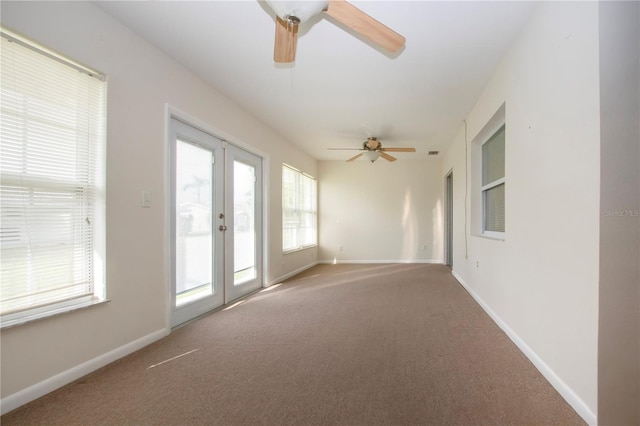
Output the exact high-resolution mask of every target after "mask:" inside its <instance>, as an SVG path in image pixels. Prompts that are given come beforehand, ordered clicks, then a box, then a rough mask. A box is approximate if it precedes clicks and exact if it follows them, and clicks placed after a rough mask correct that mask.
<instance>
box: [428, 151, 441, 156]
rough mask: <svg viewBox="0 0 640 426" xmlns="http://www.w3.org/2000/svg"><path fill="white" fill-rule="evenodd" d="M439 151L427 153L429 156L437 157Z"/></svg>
mask: <svg viewBox="0 0 640 426" xmlns="http://www.w3.org/2000/svg"><path fill="white" fill-rule="evenodd" d="M438 153H440V151H429V155H438Z"/></svg>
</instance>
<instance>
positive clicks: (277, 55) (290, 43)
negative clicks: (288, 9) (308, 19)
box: [273, 17, 298, 63]
mask: <svg viewBox="0 0 640 426" xmlns="http://www.w3.org/2000/svg"><path fill="white" fill-rule="evenodd" d="M297 44H298V25H297V24H295V25H292V24H289V23H288V22H286V21H284V20H282V19H280V18H279V17H278V18H276V42H275V47H274V49H273V60H274V61H275V62H278V63H287V62H293V61H295V60H296V46H297Z"/></svg>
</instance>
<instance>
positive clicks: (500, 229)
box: [480, 124, 505, 237]
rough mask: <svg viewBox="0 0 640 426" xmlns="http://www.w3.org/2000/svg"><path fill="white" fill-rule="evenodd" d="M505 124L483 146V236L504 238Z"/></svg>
mask: <svg viewBox="0 0 640 426" xmlns="http://www.w3.org/2000/svg"><path fill="white" fill-rule="evenodd" d="M504 136H505V126H504V124H503V125H502V126H501V127H500V128H499V129H498V130H497V131H496V132H495V133H494V134H493V135H492V136H491V137H490V138H489V139H488V140H487V141H486V142H485V143H484V144H482V187H481V188H480V189H481V191H482V211H483V221H482V222H483V223H482V234H483V235H487V236H493V237H504V232H505V229H504V189H505V179H504V142H505V137H504Z"/></svg>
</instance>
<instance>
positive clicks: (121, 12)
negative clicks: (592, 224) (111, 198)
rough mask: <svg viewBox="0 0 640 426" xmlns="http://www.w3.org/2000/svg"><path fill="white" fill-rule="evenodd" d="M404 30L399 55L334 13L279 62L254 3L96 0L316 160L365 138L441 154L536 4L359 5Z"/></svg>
mask: <svg viewBox="0 0 640 426" xmlns="http://www.w3.org/2000/svg"><path fill="white" fill-rule="evenodd" d="M351 3H352V4H354V5H355V6H357V7H358V8H360V9H361V10H363V11H364V12H366V13H368V14H369V15H371V16H372V17H374V18H376V19H378V20H379V21H381V22H383V23H384V24H385V25H387V26H389V27H391V28H393V29H394V30H395V31H397V32H398V33H400V34H402V35H403V36H405V37H406V39H407V43H406V46H405V47H404V48H403V49H402V50H401V51H399V52H396V53H394V54H391V53H388V52H385V51H383V50H381V49H378V48H376V46H373V45H372V44H370V43H368V42H367V41H365V40H363V39H362V38H360V37H359V36H358V35H356V34H354V33H352V32H350V30H348V29H346V28H345V27H343V26H342V25H341V24H339V23H337V22H335V21H332V20H331V18H324V17H321V16H319V17H315V18H313V19H312V20H310V21H309V22H306V23H304V24H302V25H301V28H300V32H299V37H298V49H297V56H296V61H295V63H293V64H275V63H274V62H273V42H274V31H275V30H274V26H275V14H274V13H273V12H272V11H271V9H270V8H269V7H268V6H267V5H266V3H263V2H260V1H255V0H250V1H195V2H191V1H143V2H140V1H118V2H95V4H96V5H98V6H99V7H100V8H101V9H103V10H104V11H105V12H107V13H109V14H111V15H112V16H114V17H115V18H116V19H118V20H119V21H121V22H122V23H123V24H124V25H126V26H127V27H129V28H131V29H132V30H133V31H135V32H136V33H138V34H139V35H140V36H142V37H143V38H145V39H147V40H148V41H150V42H151V43H153V44H154V45H156V46H157V47H159V48H160V49H161V50H163V51H164V52H165V53H167V54H168V55H169V56H171V57H173V58H174V59H176V60H177V61H178V62H180V63H182V64H183V65H184V66H186V67H187V68H189V69H190V70H192V71H193V72H194V73H196V74H197V75H199V76H200V77H201V78H202V79H204V80H206V81H208V82H209V83H210V84H211V85H213V86H214V87H216V88H217V89H218V90H219V91H220V92H222V93H224V94H225V95H226V96H227V97H229V98H230V99H232V100H234V101H235V102H237V103H238V104H240V105H241V106H242V107H243V108H244V109H245V110H247V111H249V112H250V113H251V114H252V115H254V116H256V117H257V118H259V119H260V120H261V121H263V122H264V123H266V124H267V125H268V126H269V127H271V128H273V129H274V130H275V131H277V132H278V133H280V134H281V135H282V136H284V137H285V138H286V139H288V140H289V141H290V142H292V143H294V144H296V145H298V146H300V147H301V148H302V149H303V150H305V151H306V152H308V153H309V154H310V155H312V156H313V157H315V158H317V159H335V160H338V159H346V158H348V157H349V156H350V154H351V153H346V154H345V152H340V151H329V150H327V148H328V147H342V148H359V147H360V146H361V144H362V141H363V140H365V139H366V138H367V137H368V136H376V137H378V138H380V139H381V141H382V143H383V144H384V146H386V147H394V146H396V147H399V146H401V147H415V148H416V149H417V153H415V154H407V153H398V154H397V155H396V154H395V153H394V156H396V157H398V158H400V159H424V158H426V156H427V152H428V151H429V150H442V149H443V148H444V147H445V146H446V144H447V143H448V142H449V141H451V139H452V138H453V137H454V136H455V134H456V132H457V131H458V129H459V128H460V126H461V124H462V120H463V119H464V118H465V117H466V115H467V114H468V113H469V111H470V110H471V108H472V107H473V105H474V103H475V101H476V99H477V98H478V96H479V95H480V93H481V91H482V88H483V87H484V85H485V84H486V82H487V80H488V78H489V76H490V75H491V73H492V72H493V70H494V69H495V67H496V65H497V64H498V63H499V61H500V59H501V58H502V56H503V55H504V54H505V52H506V51H507V49H508V47H509V45H510V44H511V42H512V41H513V39H514V37H515V36H516V35H517V34H518V33H519V31H520V30H521V28H522V27H523V25H524V24H525V23H526V21H527V20H528V18H529V16H530V15H531V13H532V12H533V8H534V4H533V3H530V2H493V1H475V2H453V1H452V2H431V1H409V2H404V1H373V2H369V1H366V2H362V1H352V2H351Z"/></svg>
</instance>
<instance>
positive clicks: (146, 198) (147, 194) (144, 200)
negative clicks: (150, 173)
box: [140, 191, 151, 207]
mask: <svg viewBox="0 0 640 426" xmlns="http://www.w3.org/2000/svg"><path fill="white" fill-rule="evenodd" d="M140 206H141V207H151V191H142V196H141V199H140Z"/></svg>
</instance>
